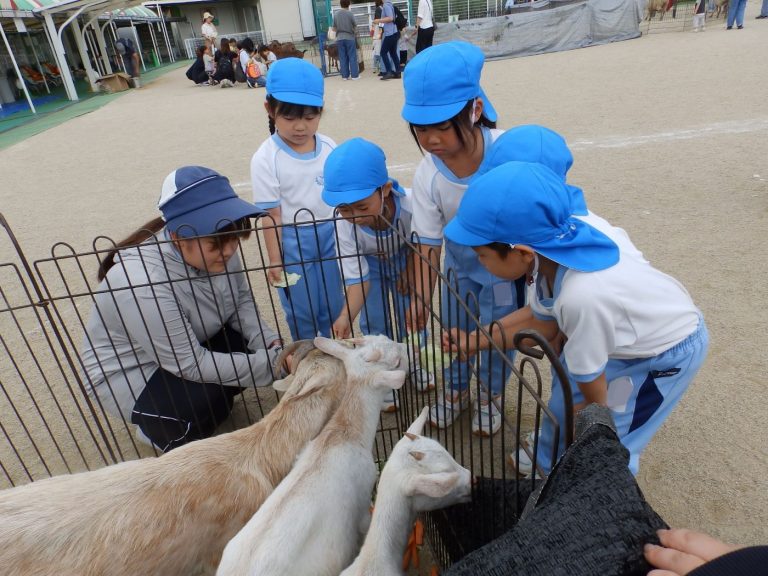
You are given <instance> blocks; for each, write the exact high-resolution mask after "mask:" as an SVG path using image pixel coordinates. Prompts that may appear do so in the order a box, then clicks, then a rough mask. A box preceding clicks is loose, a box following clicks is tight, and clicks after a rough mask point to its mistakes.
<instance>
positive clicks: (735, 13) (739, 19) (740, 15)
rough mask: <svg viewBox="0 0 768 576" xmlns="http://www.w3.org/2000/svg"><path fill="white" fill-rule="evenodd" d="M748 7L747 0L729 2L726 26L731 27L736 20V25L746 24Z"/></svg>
mask: <svg viewBox="0 0 768 576" xmlns="http://www.w3.org/2000/svg"><path fill="white" fill-rule="evenodd" d="M746 9H747V0H731V1H730V2H729V3H728V22H726V26H728V28H730V27H731V26H733V23H734V21H735V22H736V26H743V25H744V10H746Z"/></svg>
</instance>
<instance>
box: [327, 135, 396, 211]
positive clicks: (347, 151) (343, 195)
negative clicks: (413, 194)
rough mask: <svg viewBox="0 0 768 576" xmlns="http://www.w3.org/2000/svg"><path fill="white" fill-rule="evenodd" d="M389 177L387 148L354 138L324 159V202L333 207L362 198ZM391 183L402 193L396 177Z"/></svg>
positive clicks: (385, 181)
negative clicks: (385, 151) (383, 148)
mask: <svg viewBox="0 0 768 576" xmlns="http://www.w3.org/2000/svg"><path fill="white" fill-rule="evenodd" d="M389 180H390V177H389V174H387V157H386V156H385V155H384V151H383V150H382V149H381V148H379V147H378V146H377V145H376V144H374V143H373V142H369V141H368V140H365V139H363V138H352V139H351V140H347V141H346V142H344V143H343V144H341V145H339V146H337V147H336V148H335V149H334V150H333V151H332V152H331V153H330V154H329V155H328V158H327V159H326V161H325V167H324V168H323V192H322V197H323V202H325V203H326V204H328V205H329V206H333V207H336V206H340V205H342V204H352V203H354V202H359V201H360V200H363V199H365V198H368V197H369V196H370V195H371V194H373V193H374V192H375V191H376V189H377V188H379V187H380V186H384V184H386V183H387V182H388V181H389ZM392 183H393V186H394V188H395V190H397V191H398V192H400V193H402V190H401V189H400V185H399V184H398V183H397V181H396V180H393V181H392Z"/></svg>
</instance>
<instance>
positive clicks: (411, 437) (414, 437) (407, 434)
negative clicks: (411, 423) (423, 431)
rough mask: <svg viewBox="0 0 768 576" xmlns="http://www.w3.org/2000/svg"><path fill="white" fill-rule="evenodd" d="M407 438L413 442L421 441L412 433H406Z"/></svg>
mask: <svg viewBox="0 0 768 576" xmlns="http://www.w3.org/2000/svg"><path fill="white" fill-rule="evenodd" d="M405 437H406V438H410V439H411V440H418V439H419V437H418V436H416V434H411V433H410V432H406V433H405Z"/></svg>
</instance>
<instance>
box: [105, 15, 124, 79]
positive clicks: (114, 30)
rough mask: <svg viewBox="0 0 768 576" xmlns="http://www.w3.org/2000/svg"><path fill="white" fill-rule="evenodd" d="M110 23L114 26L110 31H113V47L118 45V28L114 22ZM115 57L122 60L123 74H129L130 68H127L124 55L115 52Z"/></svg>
mask: <svg viewBox="0 0 768 576" xmlns="http://www.w3.org/2000/svg"><path fill="white" fill-rule="evenodd" d="M109 23H110V24H112V26H110V27H109V29H110V30H112V45H113V46H114V45H116V44H117V26H116V25H115V23H114V22H113V21H112V20H110V21H109ZM115 56H116V57H117V58H119V59H120V65H121V66H122V67H123V72H125V73H126V74H128V68H126V67H125V59H124V58H123V55H122V54H120V52H118V51H117V50H115Z"/></svg>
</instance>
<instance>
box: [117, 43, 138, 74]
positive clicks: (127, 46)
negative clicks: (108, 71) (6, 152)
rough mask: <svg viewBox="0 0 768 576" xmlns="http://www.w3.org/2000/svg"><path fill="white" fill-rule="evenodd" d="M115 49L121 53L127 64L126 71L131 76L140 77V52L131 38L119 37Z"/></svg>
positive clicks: (124, 62)
mask: <svg viewBox="0 0 768 576" xmlns="http://www.w3.org/2000/svg"><path fill="white" fill-rule="evenodd" d="M115 50H117V53H118V54H120V58H122V60H123V66H125V73H126V74H128V76H130V77H131V78H138V77H139V75H140V74H141V68H140V67H139V53H138V52H137V51H136V47H135V46H134V45H133V40H131V39H130V38H118V39H117V40H116V41H115Z"/></svg>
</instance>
